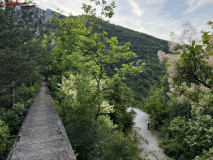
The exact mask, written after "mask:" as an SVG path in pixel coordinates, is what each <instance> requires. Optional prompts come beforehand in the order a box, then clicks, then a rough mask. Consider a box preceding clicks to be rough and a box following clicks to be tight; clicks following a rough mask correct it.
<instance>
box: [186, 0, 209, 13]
mask: <svg viewBox="0 0 213 160" xmlns="http://www.w3.org/2000/svg"><path fill="white" fill-rule="evenodd" d="M186 3H187V4H188V9H187V10H186V12H185V13H184V14H187V13H191V12H193V11H195V10H196V9H198V8H199V7H201V6H204V5H207V4H213V0H187V1H186Z"/></svg>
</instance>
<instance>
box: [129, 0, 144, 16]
mask: <svg viewBox="0 0 213 160" xmlns="http://www.w3.org/2000/svg"><path fill="white" fill-rule="evenodd" d="M128 2H129V4H130V5H131V6H132V8H133V9H132V12H133V13H134V14H135V15H136V16H137V17H140V16H141V15H142V10H141V9H140V7H139V5H138V4H137V2H135V0H128Z"/></svg>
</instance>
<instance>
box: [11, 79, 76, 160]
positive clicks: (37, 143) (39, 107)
mask: <svg viewBox="0 0 213 160" xmlns="http://www.w3.org/2000/svg"><path fill="white" fill-rule="evenodd" d="M56 159H61V160H71V159H74V153H73V151H72V147H71V145H70V142H69V140H68V137H67V135H66V132H65V130H64V127H63V125H62V123H61V120H60V118H59V116H58V113H57V111H56V109H55V107H54V104H53V101H52V97H51V95H50V93H49V90H48V88H47V87H46V86H45V83H44V82H43V83H42V87H41V88H40V90H39V92H38V94H37V96H36V97H35V101H34V103H33V104H32V105H31V107H30V109H29V111H28V114H27V116H26V118H25V120H24V122H23V124H22V127H21V129H20V131H19V134H18V136H17V139H16V141H15V143H14V144H13V148H12V150H11V152H10V154H9V156H8V159H7V160H56Z"/></svg>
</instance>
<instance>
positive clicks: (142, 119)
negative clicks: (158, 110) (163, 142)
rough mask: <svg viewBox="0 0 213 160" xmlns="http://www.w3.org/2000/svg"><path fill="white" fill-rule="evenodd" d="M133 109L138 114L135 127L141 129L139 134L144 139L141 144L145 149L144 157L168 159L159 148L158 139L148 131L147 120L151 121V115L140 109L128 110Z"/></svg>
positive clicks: (158, 159) (156, 159)
mask: <svg viewBox="0 0 213 160" xmlns="http://www.w3.org/2000/svg"><path fill="white" fill-rule="evenodd" d="M131 109H133V110H134V111H135V112H136V114H137V115H136V117H135V119H134V122H135V127H137V128H140V129H139V131H138V133H139V135H140V136H142V137H143V139H144V141H142V142H141V144H140V147H141V148H143V149H144V150H143V153H142V157H146V158H147V159H150V160H163V159H165V158H168V157H167V156H166V155H165V154H164V152H163V150H162V149H161V148H160V147H159V145H158V140H157V138H156V137H155V136H154V135H153V134H152V132H151V131H149V130H148V129H147V120H148V119H149V115H148V114H146V113H145V112H143V111H141V110H139V109H136V108H128V110H131Z"/></svg>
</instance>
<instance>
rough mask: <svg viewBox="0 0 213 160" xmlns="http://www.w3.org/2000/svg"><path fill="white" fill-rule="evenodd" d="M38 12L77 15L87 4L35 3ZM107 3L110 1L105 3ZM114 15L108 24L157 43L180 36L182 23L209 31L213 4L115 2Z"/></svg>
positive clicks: (66, 0)
mask: <svg viewBox="0 0 213 160" xmlns="http://www.w3.org/2000/svg"><path fill="white" fill-rule="evenodd" d="M35 1H37V3H38V7H39V8H42V9H52V10H57V8H59V9H60V10H63V13H64V14H65V15H69V13H71V14H72V15H80V14H82V13H83V10H82V9H81V7H82V3H90V1H89V0H35ZM107 1H109V2H111V0H107ZM115 2H116V6H117V7H116V8H115V15H114V17H113V18H112V19H111V20H110V22H111V23H113V24H117V25H120V26H123V27H126V28H129V29H133V30H136V31H139V32H143V33H146V34H149V35H152V36H155V37H158V38H161V39H166V40H169V39H170V33H171V32H175V33H176V34H180V33H181V30H182V29H183V23H185V22H187V21H188V22H190V23H191V24H192V25H193V26H194V27H195V28H196V29H197V30H198V31H201V30H205V31H210V27H208V26H207V25H206V23H207V22H208V21H213V0H115Z"/></svg>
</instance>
